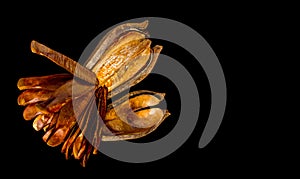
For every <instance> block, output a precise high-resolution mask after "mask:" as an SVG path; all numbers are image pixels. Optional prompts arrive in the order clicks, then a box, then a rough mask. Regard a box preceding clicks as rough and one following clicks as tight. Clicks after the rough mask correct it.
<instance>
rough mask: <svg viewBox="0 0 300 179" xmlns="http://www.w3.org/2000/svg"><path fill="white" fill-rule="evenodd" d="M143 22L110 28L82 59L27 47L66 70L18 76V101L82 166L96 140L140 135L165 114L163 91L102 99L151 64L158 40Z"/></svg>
mask: <svg viewBox="0 0 300 179" xmlns="http://www.w3.org/2000/svg"><path fill="white" fill-rule="evenodd" d="M147 25H148V21H144V22H141V23H126V24H122V25H119V26H117V27H115V28H113V29H112V30H111V31H109V32H108V33H107V34H106V36H105V37H104V38H103V39H102V40H101V41H100V42H99V44H98V46H97V47H96V48H95V50H94V51H93V53H92V54H91V56H90V57H89V59H88V60H87V61H86V63H85V64H84V65H81V64H79V63H77V62H76V61H74V60H72V59H70V58H69V57H67V56H65V55H63V54H61V53H59V52H57V51H54V50H52V49H50V48H48V47H47V46H45V45H43V44H41V43H39V42H36V41H32V43H31V50H32V52H34V53H37V54H39V55H42V56H45V57H47V58H48V59H50V60H51V61H53V62H54V63H56V64H57V65H59V66H61V67H63V68H64V69H66V70H67V71H68V72H69V73H66V74H53V75H47V76H36V77H26V78H21V79H19V81H18V84H17V86H18V88H19V89H20V90H24V91H23V92H22V93H21V94H20V95H19V97H18V104H19V105H22V106H26V107H25V109H24V112H23V117H24V119H25V120H33V128H34V129H35V130H37V131H40V130H43V131H44V132H45V134H44V136H43V140H44V141H45V142H46V143H47V145H49V146H52V147H56V146H59V145H62V150H61V151H62V152H63V153H64V154H65V156H66V159H68V158H69V157H70V156H73V157H74V158H75V159H78V160H80V161H81V164H82V165H83V166H85V165H86V163H87V160H88V158H89V156H90V154H91V153H94V154H96V153H97V149H98V147H99V145H100V141H117V140H128V139H136V138H140V137H143V136H145V135H147V134H149V133H150V132H152V131H154V130H155V129H156V128H157V127H158V126H159V125H160V124H161V122H162V121H164V119H165V118H166V117H168V116H169V115H170V113H169V112H168V111H167V109H161V108H160V107H158V106H157V105H158V104H159V103H161V102H162V101H163V100H164V94H163V93H158V92H153V91H147V90H141V91H134V92H131V93H129V94H127V95H125V96H123V97H121V98H119V99H118V100H111V101H112V103H110V104H108V102H107V101H108V99H112V98H113V97H114V96H116V95H117V94H119V93H120V92H122V91H124V90H126V89H128V88H130V87H131V86H134V85H136V84H137V83H139V82H140V81H142V80H143V79H144V78H145V77H146V76H147V75H148V74H149V73H150V72H151V70H152V69H153V67H154V65H155V63H156V60H157V58H158V55H159V53H160V51H161V50H162V46H159V45H156V46H154V47H151V40H150V39H148V38H147V37H148V34H147V32H146V31H145V30H146V27H147Z"/></svg>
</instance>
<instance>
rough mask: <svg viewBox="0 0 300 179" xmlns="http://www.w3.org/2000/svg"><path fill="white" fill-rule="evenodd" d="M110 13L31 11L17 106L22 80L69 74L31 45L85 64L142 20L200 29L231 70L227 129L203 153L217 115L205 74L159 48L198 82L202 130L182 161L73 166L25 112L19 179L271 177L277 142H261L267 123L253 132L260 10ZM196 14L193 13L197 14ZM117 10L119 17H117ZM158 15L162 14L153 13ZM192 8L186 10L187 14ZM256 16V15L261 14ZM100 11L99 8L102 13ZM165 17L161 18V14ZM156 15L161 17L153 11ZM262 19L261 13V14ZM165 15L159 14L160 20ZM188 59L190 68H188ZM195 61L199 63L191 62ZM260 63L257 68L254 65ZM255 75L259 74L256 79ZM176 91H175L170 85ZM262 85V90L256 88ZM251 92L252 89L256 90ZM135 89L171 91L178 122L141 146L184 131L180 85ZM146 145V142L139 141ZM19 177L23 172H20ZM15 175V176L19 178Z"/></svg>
mask: <svg viewBox="0 0 300 179" xmlns="http://www.w3.org/2000/svg"><path fill="white" fill-rule="evenodd" d="M112 6H113V5H110V6H108V10H107V11H108V12H107V11H101V10H98V11H96V10H94V8H93V10H90V8H92V7H93V5H90V4H89V5H87V6H82V7H81V8H76V9H74V8H72V7H71V6H70V7H68V6H67V7H61V6H60V4H52V5H49V6H48V7H49V8H45V6H36V7H30V8H26V9H25V10H23V11H22V12H21V13H20V14H19V15H18V16H17V18H15V20H13V21H11V25H12V26H13V27H14V28H13V29H12V32H13V35H12V36H11V38H12V42H13V45H12V47H13V48H12V49H13V53H11V57H10V60H11V61H13V62H14V63H15V67H16V77H15V79H14V82H15V83H14V90H15V91H16V93H15V95H14V100H15V102H16V101H17V96H18V95H19V94H20V91H19V90H18V89H17V86H16V84H17V80H18V79H19V78H20V77H29V76H40V75H48V74H54V73H61V72H65V70H64V69H62V68H60V67H58V66H56V65H55V64H54V63H52V62H50V61H49V60H47V59H45V58H44V57H41V56H39V55H36V54H33V53H31V51H30V48H29V47H30V42H31V40H37V41H39V42H41V43H43V44H45V45H47V46H48V47H50V48H52V49H54V50H57V51H59V52H61V53H63V54H65V55H67V56H69V57H71V58H73V59H74V60H77V59H78V58H79V57H80V55H81V53H82V52H83V50H84V48H85V47H86V46H87V45H88V44H89V42H90V41H91V40H92V39H93V38H94V37H96V36H97V35H98V34H99V33H100V32H102V31H103V30H105V29H106V28H109V27H111V26H113V25H115V24H116V23H120V22H122V21H125V20H129V19H132V18H138V17H164V18H170V19H173V20H177V21H179V22H182V23H184V24H186V25H188V26H190V27H191V28H193V29H195V30H196V31H197V32H198V33H199V34H200V35H202V37H204V39H205V40H206V41H207V42H208V43H209V45H210V46H211V47H212V49H213V50H214V52H215V54H216V55H217V57H218V59H219V61H220V63H221V65H222V68H223V70H224V74H225V78H226V83H227V90H228V94H227V106H226V112H225V115H224V119H223V122H222V124H221V126H220V129H219V131H218V132H217V134H216V136H215V137H214V138H213V140H212V141H211V142H210V143H209V144H208V145H207V146H206V147H205V148H203V149H199V148H198V143H199V139H200V136H201V132H202V131H203V128H204V126H205V122H206V120H207V116H208V114H209V105H210V100H209V99H210V93H209V92H210V90H209V86H208V81H207V78H206V76H205V73H204V72H203V70H202V68H201V66H200V65H199V64H197V63H195V59H193V57H192V56H191V55H190V54H189V53H188V52H186V51H185V50H183V49H181V48H180V47H178V46H176V45H174V44H169V43H167V42H163V41H154V42H155V43H156V42H157V44H162V45H163V46H164V49H163V52H164V53H166V54H168V55H170V56H171V57H173V58H175V59H177V60H178V61H179V62H181V63H182V64H183V65H184V66H185V67H186V68H187V69H188V70H189V71H190V73H191V74H192V76H193V78H194V80H195V81H196V83H197V87H198V90H199V94H200V98H201V110H200V111H201V112H200V115H199V120H198V123H197V126H196V128H195V130H194V132H193V133H192V135H191V136H190V138H189V139H188V140H187V141H186V142H185V143H184V144H183V145H182V146H181V147H180V148H179V149H178V150H176V151H175V152H174V153H172V154H170V155H169V156H167V157H165V158H162V159H160V160H158V161H153V162H149V163H140V164H134V163H126V162H121V161H117V160H114V159H111V158H109V157H107V156H105V155H103V154H101V153H100V154H98V155H96V156H93V155H92V156H91V157H90V159H89V162H88V165H87V167H86V168H82V167H81V166H80V165H79V162H78V161H76V160H73V159H69V160H65V158H64V155H63V154H62V153H60V147H57V148H51V147H48V146H47V145H46V144H45V143H44V142H43V141H42V136H43V132H36V131H35V130H34V129H33V128H32V121H25V120H24V119H23V117H22V112H23V110H24V107H22V106H18V105H17V103H15V106H16V115H15V116H12V117H10V121H9V122H10V124H9V131H10V132H11V133H13V136H14V137H13V138H9V139H8V140H9V141H8V144H9V145H8V146H7V149H8V151H7V152H6V153H5V155H7V157H8V158H9V162H8V163H7V165H8V166H10V167H11V168H13V169H14V170H15V171H22V175H24V176H38V177H41V176H43V175H46V176H50V177H57V176H70V177H73V176H78V177H81V176H82V177H103V175H105V176H110V177H144V176H145V175H146V176H149V177H160V175H161V173H165V174H167V175H169V174H175V175H176V174H181V173H182V174H188V175H189V176H191V175H194V176H197V175H198V176H200V177H201V176H202V175H209V176H212V177H213V176H215V175H219V174H221V175H224V176H225V175H228V176H239V175H240V173H241V174H243V175H247V176H248V175H256V174H258V173H259V172H263V173H264V172H265V171H269V169H267V168H266V167H265V165H270V163H271V164H272V166H273V164H274V166H276V161H277V159H278V158H277V159H274V158H273V154H272V153H270V150H269V148H267V147H265V146H268V144H270V143H271V142H273V141H274V138H272V137H271V134H269V133H268V132H266V135H264V136H260V135H259V134H260V133H261V131H262V127H261V126H260V124H262V122H261V123H258V124H257V123H256V124H255V125H254V124H253V120H255V119H257V118H260V117H258V112H259V111H261V110H263V109H261V108H260V107H259V106H258V105H253V104H254V103H257V102H255V99H253V98H252V97H253V95H252V92H253V93H254V92H255V90H259V89H258V88H259V87H257V86H256V87H253V86H252V85H253V81H252V78H253V77H255V76H256V73H258V72H259V71H260V70H261V69H260V68H259V67H258V68H256V69H251V68H253V67H254V66H253V65H250V64H252V62H253V60H254V61H255V59H254V57H255V56H256V55H255V54H254V52H255V53H256V51H259V50H260V49H259V45H258V46H256V47H253V46H252V48H249V44H252V43H253V42H255V40H256V36H255V35H253V34H255V33H257V31H259V27H261V26H260V25H261V24H260V22H261V21H260V20H261V19H260V18H258V17H257V15H255V13H253V9H252V8H246V7H243V8H226V9H223V8H214V7H212V6H203V7H202V6H201V7H199V6H197V7H193V6H192V5H191V6H188V7H187V8H190V11H189V12H188V13H186V12H183V11H182V10H173V11H172V9H171V10H170V11H171V12H172V13H170V12H164V8H159V7H151V8H150V9H147V8H145V9H144V10H142V9H140V11H138V10H136V9H134V10H129V9H126V10H125V11H124V12H123V11H121V12H122V13H121V12H120V11H118V10H116V9H114V8H112ZM192 7H193V8H192ZM109 8H111V10H109ZM153 8H154V9H153ZM183 8H184V7H183ZM254 8H255V7H254ZM96 9H97V8H96ZM158 9H159V10H158ZM152 10H153V11H152ZM255 10H256V13H260V9H255ZM155 11H158V12H157V13H153V12H155ZM182 59H184V60H182ZM189 59H191V62H189V63H187V61H188V60H189ZM251 60H252V61H251ZM249 72H251V73H249ZM164 84H168V85H164ZM256 85H259V84H256ZM250 88H251V89H250ZM134 89H149V90H155V91H165V92H166V93H167V95H166V100H167V103H168V109H169V110H170V111H171V113H172V116H170V117H169V118H167V120H166V121H165V122H164V123H163V124H162V125H161V126H160V127H159V128H158V129H157V130H156V131H155V132H153V133H152V134H150V135H149V136H147V137H145V139H141V140H140V141H143V140H145V141H151V140H155V139H157V138H159V137H162V136H164V135H165V134H166V133H167V132H169V131H170V130H172V127H173V126H174V125H175V124H176V120H177V118H176V117H178V110H180V100H179V95H178V92H177V91H176V89H175V88H174V86H173V84H172V83H171V82H170V81H168V80H167V79H164V78H162V77H159V76H151V75H150V76H149V77H147V79H145V80H144V81H142V82H141V83H140V84H138V85H137V86H135V87H134ZM137 142H139V140H137ZM16 173H18V172H16ZM11 174H12V175H14V174H15V173H11Z"/></svg>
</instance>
